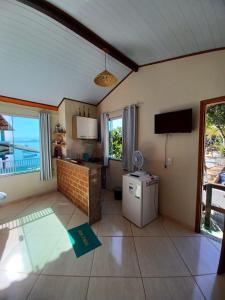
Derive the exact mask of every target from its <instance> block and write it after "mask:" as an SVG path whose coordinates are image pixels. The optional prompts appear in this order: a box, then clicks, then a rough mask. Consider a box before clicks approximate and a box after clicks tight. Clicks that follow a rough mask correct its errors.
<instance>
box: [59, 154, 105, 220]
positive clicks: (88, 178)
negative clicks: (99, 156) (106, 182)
mask: <svg viewBox="0 0 225 300" xmlns="http://www.w3.org/2000/svg"><path fill="white" fill-rule="evenodd" d="M57 184H58V190H59V191H60V192H61V193H62V194H64V195H65V196H66V197H67V198H69V199H70V200H71V201H72V202H73V203H74V204H75V205H76V206H78V207H79V208H80V209H81V210H82V211H83V212H84V213H85V214H87V215H88V217H89V223H90V224H92V223H94V222H96V221H98V220H100V219H101V168H99V167H96V168H88V167H86V166H82V165H77V164H73V163H71V162H67V161H64V160H60V159H59V160H57Z"/></svg>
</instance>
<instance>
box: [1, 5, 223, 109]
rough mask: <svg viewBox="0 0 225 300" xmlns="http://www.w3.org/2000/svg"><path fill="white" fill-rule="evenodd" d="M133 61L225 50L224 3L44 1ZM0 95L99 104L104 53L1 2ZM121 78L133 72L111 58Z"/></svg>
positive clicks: (28, 11) (23, 8)
mask: <svg viewBox="0 0 225 300" xmlns="http://www.w3.org/2000/svg"><path fill="white" fill-rule="evenodd" d="M49 2H51V3H52V4H54V5H56V6H57V7H59V8H60V9H62V10H64V11H65V12H67V13H68V14H70V15H71V16H73V17H74V18H76V19H77V20H78V21H80V22H81V23H82V24H84V25H85V26H87V27H88V28H89V29H91V30H92V31H94V32H95V33H96V34H97V35H99V36H100V37H101V38H103V39H104V40H105V41H106V42H108V43H110V44H111V45H112V46H114V47H115V48H116V49H118V50H119V51H121V52H122V53H124V54H125V55H126V56H128V57H129V58H130V59H131V60H133V61H134V62H136V63H137V64H138V65H143V64H147V63H151V62H155V61H159V60H164V59H168V58H173V57H177V56H182V55H187V54H191V53H196V52H200V51H205V50H210V49H215V48H220V47H225V31H224V28H225V17H224V16H225V4H224V1H223V0H198V1H196V0H138V1H137V0H113V1H112V0H104V1H103V0H88V1H87V0H86V1H84V0H76V1H74V0H64V1H62V0H49ZM0 43H1V47H0V66H1V70H4V72H1V73H0V94H1V95H7V96H11V97H15V98H22V99H29V100H31V101H36V102H41V103H46V104H50V105H58V104H59V102H60V101H61V99H62V98H63V97H68V98H72V99H77V100H79V101H84V102H89V103H92V104H96V103H98V102H99V101H100V100H101V99H102V98H103V97H104V96H105V95H106V94H107V93H108V92H109V91H110V89H104V88H99V87H97V86H95V85H94V83H93V78H94V77H95V75H96V74H97V73H98V72H100V71H101V70H102V69H103V68H104V55H103V53H102V51H101V50H100V49H98V48H96V47H95V46H94V45H92V44H91V43H89V42H87V41H85V40H84V39H83V38H81V37H80V36H78V35H76V34H75V33H74V32H72V31H71V30H69V29H68V28H66V27H64V26H63V25H61V24H59V23H58V22H57V21H55V20H53V19H51V18H50V17H48V16H46V15H44V14H42V13H40V12H38V11H36V10H34V9H33V8H31V7H28V6H26V5H24V4H21V3H19V2H17V1H16V0H1V1H0ZM108 69H109V70H110V71H111V72H113V73H114V74H115V75H116V76H117V77H118V78H119V79H120V80H122V79H123V78H124V77H125V76H126V75H127V74H128V73H129V72H130V69H129V68H128V67H126V66H124V65H123V64H121V63H120V62H118V61H117V60H115V59H114V58H112V57H110V56H109V57H108Z"/></svg>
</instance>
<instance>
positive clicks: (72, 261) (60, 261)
mask: <svg viewBox="0 0 225 300" xmlns="http://www.w3.org/2000/svg"><path fill="white" fill-rule="evenodd" d="M93 254H94V251H92V252H89V253H87V254H85V255H83V256H81V257H78V258H77V257H76V255H75V252H74V250H73V247H72V245H71V242H70V241H69V238H68V237H65V238H63V239H60V240H59V242H58V244H57V246H56V247H55V249H54V250H53V252H52V254H51V255H50V257H49V259H48V262H47V263H46V265H45V268H44V270H43V271H42V274H48V275H68V276H90V272H91V265H92V260H93Z"/></svg>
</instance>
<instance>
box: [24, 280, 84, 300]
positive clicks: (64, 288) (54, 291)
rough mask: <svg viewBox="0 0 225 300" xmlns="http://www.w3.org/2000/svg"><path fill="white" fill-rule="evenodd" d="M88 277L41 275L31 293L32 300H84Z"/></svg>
mask: <svg viewBox="0 0 225 300" xmlns="http://www.w3.org/2000/svg"><path fill="white" fill-rule="evenodd" d="M88 280H89V279H88V277H61V276H44V275H41V276H40V277H39V278H38V280H37V282H36V284H35V286H34V288H33V289H32V291H31V294H30V297H29V299H31V300H74V299H77V300H84V299H85V297H86V294H87V287H88Z"/></svg>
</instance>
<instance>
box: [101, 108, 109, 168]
mask: <svg viewBox="0 0 225 300" xmlns="http://www.w3.org/2000/svg"><path fill="white" fill-rule="evenodd" d="M108 124H109V115H108V113H102V114H101V144H102V150H103V162H104V166H108V164H109V125H108Z"/></svg>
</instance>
